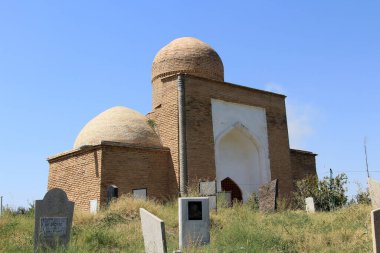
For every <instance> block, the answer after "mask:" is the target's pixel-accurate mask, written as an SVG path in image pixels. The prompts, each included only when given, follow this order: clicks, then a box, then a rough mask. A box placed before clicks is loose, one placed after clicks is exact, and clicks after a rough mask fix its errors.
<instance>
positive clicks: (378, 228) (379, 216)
mask: <svg viewBox="0 0 380 253" xmlns="http://www.w3.org/2000/svg"><path fill="white" fill-rule="evenodd" d="M371 223H372V243H373V252H374V253H378V252H380V209H376V210H373V211H372V212H371Z"/></svg>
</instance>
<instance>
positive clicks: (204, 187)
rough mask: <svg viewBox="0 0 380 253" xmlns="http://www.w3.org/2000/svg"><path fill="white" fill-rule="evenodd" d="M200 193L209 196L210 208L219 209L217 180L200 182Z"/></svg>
mask: <svg viewBox="0 0 380 253" xmlns="http://www.w3.org/2000/svg"><path fill="white" fill-rule="evenodd" d="M199 194H200V195H201V196H203V197H209V208H210V210H212V209H214V210H217V198H216V181H201V182H199Z"/></svg>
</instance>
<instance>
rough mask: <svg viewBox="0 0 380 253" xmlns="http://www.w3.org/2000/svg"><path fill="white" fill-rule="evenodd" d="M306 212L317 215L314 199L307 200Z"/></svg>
mask: <svg viewBox="0 0 380 253" xmlns="http://www.w3.org/2000/svg"><path fill="white" fill-rule="evenodd" d="M305 204H306V212H308V213H315V205H314V199H313V197H308V198H306V199H305Z"/></svg>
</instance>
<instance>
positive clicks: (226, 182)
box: [221, 177, 243, 202]
mask: <svg viewBox="0 0 380 253" xmlns="http://www.w3.org/2000/svg"><path fill="white" fill-rule="evenodd" d="M221 185H222V191H226V192H231V200H232V202H233V201H234V200H238V201H242V200H243V197H242V194H241V190H240V188H239V186H238V185H237V184H236V183H235V182H234V181H233V180H232V179H231V178H229V177H227V178H225V179H223V180H222V182H221Z"/></svg>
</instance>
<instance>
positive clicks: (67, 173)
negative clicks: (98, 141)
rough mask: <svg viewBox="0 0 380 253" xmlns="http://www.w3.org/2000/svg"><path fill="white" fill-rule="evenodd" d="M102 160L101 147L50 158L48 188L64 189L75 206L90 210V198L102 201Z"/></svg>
mask: <svg viewBox="0 0 380 253" xmlns="http://www.w3.org/2000/svg"><path fill="white" fill-rule="evenodd" d="M101 160H102V151H101V149H100V148H99V147H97V148H93V149H88V150H79V151H72V152H68V153H66V154H61V155H58V156H55V157H53V158H49V159H48V161H49V164H50V170H49V179H48V190H50V189H52V188H61V189H63V190H64V191H65V192H66V194H67V197H68V198H69V200H71V201H74V202H75V208H78V209H81V210H87V211H88V210H89V209H90V203H89V201H90V200H92V199H97V200H98V203H99V201H100V177H101Z"/></svg>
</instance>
